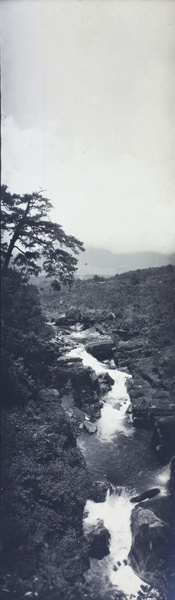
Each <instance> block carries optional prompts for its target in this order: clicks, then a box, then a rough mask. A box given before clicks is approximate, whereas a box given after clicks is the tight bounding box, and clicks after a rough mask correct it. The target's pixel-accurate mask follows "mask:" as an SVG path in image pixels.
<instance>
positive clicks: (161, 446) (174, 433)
mask: <svg viewBox="0 0 175 600" xmlns="http://www.w3.org/2000/svg"><path fill="white" fill-rule="evenodd" d="M153 443H154V446H155V447H156V450H157V452H158V453H159V456H160V458H161V459H162V460H163V461H164V462H166V461H167V460H170V458H171V457H172V456H173V455H174V454H175V415H168V416H165V417H161V418H158V419H156V420H155V422H154V428H153Z"/></svg>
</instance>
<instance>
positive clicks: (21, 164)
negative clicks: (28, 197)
mask: <svg viewBox="0 0 175 600" xmlns="http://www.w3.org/2000/svg"><path fill="white" fill-rule="evenodd" d="M43 175H44V173H43V132H42V131H41V130H39V129H37V128H31V127H30V128H27V129H23V130H21V129H20V128H19V127H18V125H17V124H16V122H15V119H14V118H13V116H12V115H9V116H8V117H6V118H4V120H3V123H2V181H3V183H5V184H6V185H8V187H9V189H10V191H12V192H19V193H21V194H23V193H25V192H29V193H30V192H33V191H34V190H35V191H38V190H39V187H41V188H42V187H43V180H44V177H43Z"/></svg>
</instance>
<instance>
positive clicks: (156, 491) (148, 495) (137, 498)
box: [131, 488, 160, 502]
mask: <svg viewBox="0 0 175 600" xmlns="http://www.w3.org/2000/svg"><path fill="white" fill-rule="evenodd" d="M159 493H160V490H159V488H152V489H150V490H146V491H145V492H142V494H140V495H139V496H134V497H133V498H131V502H142V501H143V500H148V499H150V498H154V497H155V496H157V494H159Z"/></svg>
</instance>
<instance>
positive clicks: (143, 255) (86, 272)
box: [76, 247, 175, 279]
mask: <svg viewBox="0 0 175 600" xmlns="http://www.w3.org/2000/svg"><path fill="white" fill-rule="evenodd" d="M168 264H173V265H175V254H161V253H159V252H133V253H123V254H115V253H113V252H110V251H109V250H105V249H104V248H91V247H89V248H86V250H85V252H83V253H82V254H81V255H80V257H79V262H78V271H77V274H76V276H77V277H81V278H83V279H86V278H89V277H93V276H94V275H101V276H103V277H110V276H111V277H112V276H113V275H116V274H120V273H126V272H127V271H134V270H136V269H147V268H149V267H162V266H166V265H168Z"/></svg>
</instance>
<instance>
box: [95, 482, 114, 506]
mask: <svg viewBox="0 0 175 600" xmlns="http://www.w3.org/2000/svg"><path fill="white" fill-rule="evenodd" d="M108 490H111V484H110V483H109V482H108V481H94V483H93V488H92V492H91V498H92V500H94V502H105V500H106V494H107V492H108Z"/></svg>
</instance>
